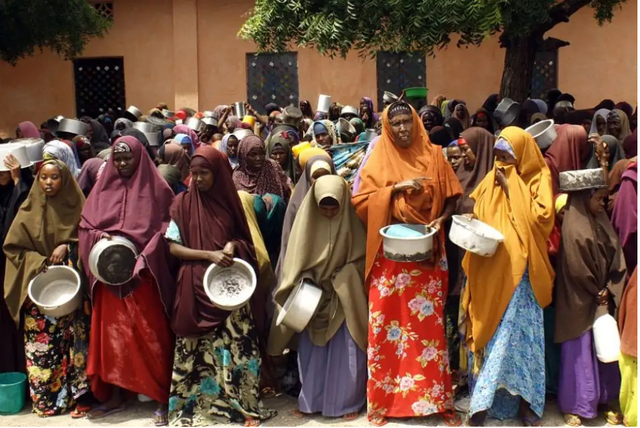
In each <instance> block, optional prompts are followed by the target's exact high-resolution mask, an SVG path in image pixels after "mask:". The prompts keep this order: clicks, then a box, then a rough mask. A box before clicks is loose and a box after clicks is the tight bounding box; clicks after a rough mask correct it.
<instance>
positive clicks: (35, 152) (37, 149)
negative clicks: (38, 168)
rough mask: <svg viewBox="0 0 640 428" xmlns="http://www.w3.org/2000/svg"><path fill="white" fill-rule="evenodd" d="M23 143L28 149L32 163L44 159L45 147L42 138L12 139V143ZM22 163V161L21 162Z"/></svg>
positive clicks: (28, 155)
mask: <svg viewBox="0 0 640 428" xmlns="http://www.w3.org/2000/svg"><path fill="white" fill-rule="evenodd" d="M13 143H16V144H23V145H24V146H25V147H26V149H27V157H28V158H29V162H30V163H31V164H33V163H35V162H40V161H42V160H43V157H42V153H43V151H42V149H43V148H44V140H43V139H42V138H19V139H17V140H13V141H11V143H10V144H13ZM20 165H22V163H20Z"/></svg>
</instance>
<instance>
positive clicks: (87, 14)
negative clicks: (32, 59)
mask: <svg viewBox="0 0 640 428" xmlns="http://www.w3.org/2000/svg"><path fill="white" fill-rule="evenodd" d="M109 26H110V21H109V20H108V19H106V18H103V17H102V16H101V15H100V14H99V13H98V12H97V11H96V10H95V8H94V7H93V6H91V5H90V4H89V3H87V1H86V0H0V58H1V59H2V60H3V61H6V62H8V63H10V64H12V65H15V64H16V63H17V62H18V60H19V59H21V58H25V57H28V56H31V55H33V54H34V53H35V51H36V49H39V50H40V51H42V50H44V49H45V48H49V49H51V50H52V51H54V52H56V53H57V54H58V55H61V56H64V58H65V59H71V58H74V57H76V56H78V55H80V54H81V53H82V50H83V49H84V46H85V45H86V43H87V41H89V39H90V38H92V37H100V36H102V35H104V33H105V32H106V31H107V29H108V28H109Z"/></svg>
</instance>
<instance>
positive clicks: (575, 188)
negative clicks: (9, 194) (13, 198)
mask: <svg viewBox="0 0 640 428" xmlns="http://www.w3.org/2000/svg"><path fill="white" fill-rule="evenodd" d="M0 147H1V146H0ZM559 183H560V191H561V192H564V193H568V192H579V191H581V190H588V189H605V188H607V182H606V180H605V177H604V171H603V170H602V168H594V169H581V170H578V171H565V172H561V173H560V176H559Z"/></svg>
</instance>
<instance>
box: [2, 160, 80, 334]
mask: <svg viewBox="0 0 640 428" xmlns="http://www.w3.org/2000/svg"><path fill="white" fill-rule="evenodd" d="M44 165H54V166H56V167H57V168H58V169H59V170H60V174H61V176H62V187H61V189H60V192H59V193H58V194H57V195H56V196H53V197H49V196H47V195H46V194H45V193H44V190H42V187H41V186H40V183H39V182H38V181H34V182H33V185H32V186H31V191H30V192H29V195H28V196H27V199H26V200H25V202H24V203H23V204H22V206H21V207H20V209H19V210H18V214H17V215H16V218H15V219H14V221H13V224H12V225H11V227H10V228H9V232H8V233H7V237H6V239H5V242H4V247H3V248H4V253H5V255H6V256H7V264H6V271H5V278H4V290H5V291H4V296H5V300H6V302H7V308H8V309H9V313H10V314H11V317H12V318H13V320H14V322H15V323H16V325H19V324H20V310H21V308H22V305H23V304H24V301H25V299H26V298H27V296H28V286H29V281H31V280H32V279H33V278H34V277H35V276H36V275H37V274H38V273H40V271H41V270H42V268H43V267H45V266H46V265H47V263H48V259H49V257H50V256H51V255H52V254H53V251H54V250H55V249H56V247H58V245H61V244H67V243H72V242H78V223H79V222H80V212H81V211H82V206H83V204H84V202H85V199H84V195H83V194H82V191H81V190H80V187H78V184H77V183H76V180H75V179H74V178H73V176H72V175H71V172H70V171H69V169H68V168H67V166H66V165H65V164H64V163H63V162H62V161H60V160H48V161H45V162H44V164H43V166H44Z"/></svg>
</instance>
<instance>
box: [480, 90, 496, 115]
mask: <svg viewBox="0 0 640 428" xmlns="http://www.w3.org/2000/svg"><path fill="white" fill-rule="evenodd" d="M498 104H500V95H499V94H491V95H489V96H488V97H487V99H486V100H484V103H482V108H483V109H485V110H487V111H488V112H489V113H490V114H491V115H493V112H494V111H496V109H497V108H498Z"/></svg>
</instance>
